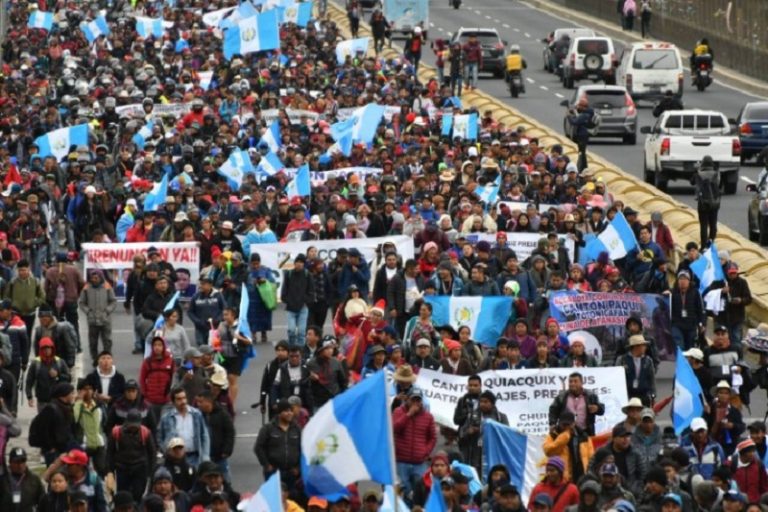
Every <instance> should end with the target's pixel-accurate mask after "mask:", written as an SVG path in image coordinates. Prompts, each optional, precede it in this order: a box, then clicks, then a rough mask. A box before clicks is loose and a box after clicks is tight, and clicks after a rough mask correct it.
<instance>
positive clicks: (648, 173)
mask: <svg viewBox="0 0 768 512" xmlns="http://www.w3.org/2000/svg"><path fill="white" fill-rule="evenodd" d="M643 181H645V182H646V183H647V184H649V185H653V182H654V177H653V171H652V170H650V169H649V168H648V161H647V160H646V158H645V157H643Z"/></svg>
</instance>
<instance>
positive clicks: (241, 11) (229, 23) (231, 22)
mask: <svg viewBox="0 0 768 512" xmlns="http://www.w3.org/2000/svg"><path fill="white" fill-rule="evenodd" d="M257 14H259V11H257V10H256V8H255V7H254V6H253V4H252V3H251V2H248V1H245V2H243V3H241V4H240V6H239V7H238V8H237V10H236V11H235V12H233V13H232V14H230V15H229V16H227V17H225V18H224V19H223V20H221V22H220V23H219V27H221V28H230V27H233V26H235V24H236V23H237V22H238V21H240V20H245V19H248V18H250V17H251V16H256V15H257ZM278 18H279V17H278ZM278 21H279V19H278Z"/></svg>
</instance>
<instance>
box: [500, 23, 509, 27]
mask: <svg viewBox="0 0 768 512" xmlns="http://www.w3.org/2000/svg"><path fill="white" fill-rule="evenodd" d="M501 26H502V27H504V28H509V23H504V24H502V25H501Z"/></svg>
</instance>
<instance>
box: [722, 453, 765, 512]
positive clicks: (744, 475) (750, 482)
mask: <svg viewBox="0 0 768 512" xmlns="http://www.w3.org/2000/svg"><path fill="white" fill-rule="evenodd" d="M737 460H738V455H737V456H735V457H733V458H732V459H731V464H730V466H731V473H732V474H733V479H734V480H735V481H736V483H737V484H738V485H739V489H741V492H742V493H745V494H746V495H747V498H748V501H749V502H750V503H758V502H759V501H760V496H762V495H763V493H765V492H768V474H766V472H765V466H763V464H762V463H761V462H760V461H759V460H757V459H755V460H754V461H752V462H751V463H750V464H748V465H746V466H741V467H739V466H738V462H737Z"/></svg>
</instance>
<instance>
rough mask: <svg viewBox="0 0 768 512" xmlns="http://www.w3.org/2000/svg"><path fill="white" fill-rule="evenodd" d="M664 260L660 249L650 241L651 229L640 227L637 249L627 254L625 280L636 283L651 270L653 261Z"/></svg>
mask: <svg viewBox="0 0 768 512" xmlns="http://www.w3.org/2000/svg"><path fill="white" fill-rule="evenodd" d="M661 260H664V254H663V253H662V251H661V247H659V246H658V244H657V243H656V242H654V241H653V240H652V239H651V229H650V228H649V227H648V226H641V227H640V231H639V232H638V237H637V247H634V248H632V249H630V250H629V252H627V257H626V269H625V270H626V273H627V276H629V277H627V279H628V280H629V281H630V282H631V283H633V284H635V283H638V282H639V281H640V280H641V279H642V278H643V276H644V275H646V273H647V272H649V271H650V270H652V269H653V263H654V262H655V261H661Z"/></svg>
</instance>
